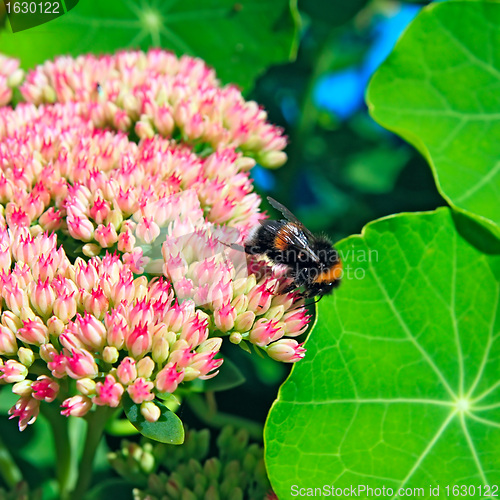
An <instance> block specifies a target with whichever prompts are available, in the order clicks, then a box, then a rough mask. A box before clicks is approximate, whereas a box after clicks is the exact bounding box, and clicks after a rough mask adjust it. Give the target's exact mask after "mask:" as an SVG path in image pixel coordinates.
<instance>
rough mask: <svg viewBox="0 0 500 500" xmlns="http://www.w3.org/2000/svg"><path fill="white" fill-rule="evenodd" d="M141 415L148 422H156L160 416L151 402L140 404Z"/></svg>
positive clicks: (158, 409)
mask: <svg viewBox="0 0 500 500" xmlns="http://www.w3.org/2000/svg"><path fill="white" fill-rule="evenodd" d="M141 415H142V416H143V417H144V418H145V419H146V420H147V421H148V422H156V421H157V420H158V419H159V418H160V416H161V410H160V408H158V406H156V405H155V404H154V403H153V402H152V401H144V402H143V403H141Z"/></svg>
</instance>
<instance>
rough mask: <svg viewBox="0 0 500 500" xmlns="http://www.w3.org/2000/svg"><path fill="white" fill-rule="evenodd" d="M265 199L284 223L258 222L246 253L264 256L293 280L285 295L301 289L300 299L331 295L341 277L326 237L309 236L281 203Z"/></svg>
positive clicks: (338, 259) (246, 244)
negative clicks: (282, 217)
mask: <svg viewBox="0 0 500 500" xmlns="http://www.w3.org/2000/svg"><path fill="white" fill-rule="evenodd" d="M267 199H268V200H269V203H270V204H271V206H273V207H274V208H275V209H276V210H279V211H280V212H281V213H282V214H283V216H284V219H281V220H264V221H261V223H260V226H257V227H256V228H255V229H254V230H253V231H252V232H251V233H250V235H249V237H248V239H247V241H246V242H245V246H244V248H245V252H246V253H248V254H250V255H266V256H267V257H268V259H269V260H270V261H271V262H272V263H273V264H276V265H282V266H285V267H286V268H287V275H288V276H289V277H290V278H292V279H293V283H292V284H291V285H290V286H289V287H287V289H286V290H285V292H288V291H290V290H293V289H294V288H300V287H303V289H304V291H303V292H302V296H303V297H306V298H307V297H319V298H321V297H323V295H328V294H330V293H332V291H333V289H334V288H336V287H337V286H338V285H339V284H340V278H341V276H342V263H341V261H340V258H339V254H338V252H337V250H335V248H333V245H332V243H331V242H330V240H329V239H328V238H327V237H325V236H318V235H314V234H312V233H311V231H309V229H307V228H306V227H305V226H304V224H302V222H300V221H299V219H297V217H295V215H293V214H292V212H290V210H288V209H287V208H286V207H284V206H283V205H282V204H281V203H278V202H277V201H276V200H274V199H273V198H270V197H268V198H267ZM318 300H319V299H318Z"/></svg>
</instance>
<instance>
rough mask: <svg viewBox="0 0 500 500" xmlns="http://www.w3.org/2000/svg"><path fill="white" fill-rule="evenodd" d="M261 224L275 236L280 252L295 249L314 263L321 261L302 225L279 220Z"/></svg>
mask: <svg viewBox="0 0 500 500" xmlns="http://www.w3.org/2000/svg"><path fill="white" fill-rule="evenodd" d="M260 223H261V225H262V227H264V229H266V231H268V232H269V233H271V234H272V235H273V237H274V245H275V246H276V248H278V249H279V250H286V249H288V250H289V249H292V248H293V249H295V250H297V251H298V252H302V253H305V254H306V255H308V256H309V257H310V258H311V260H313V261H314V262H318V261H319V258H318V256H317V255H316V254H315V253H314V252H313V251H312V250H311V247H310V241H309V238H308V236H307V235H306V234H304V231H303V226H302V225H299V224H297V223H295V222H283V221H277V220H263V221H261V222H260Z"/></svg>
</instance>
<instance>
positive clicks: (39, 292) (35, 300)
mask: <svg viewBox="0 0 500 500" xmlns="http://www.w3.org/2000/svg"><path fill="white" fill-rule="evenodd" d="M55 298H56V294H55V292H54V289H53V288H52V287H51V286H50V283H49V281H48V279H47V280H46V281H42V280H38V282H36V283H35V282H32V283H31V286H30V301H31V304H32V306H33V308H34V309H35V311H36V312H37V313H38V314H40V316H45V317H47V316H50V314H52V305H53V304H54V300H55Z"/></svg>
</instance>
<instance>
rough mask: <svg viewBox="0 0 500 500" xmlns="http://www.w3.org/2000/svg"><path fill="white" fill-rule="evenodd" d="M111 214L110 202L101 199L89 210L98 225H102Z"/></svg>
mask: <svg viewBox="0 0 500 500" xmlns="http://www.w3.org/2000/svg"><path fill="white" fill-rule="evenodd" d="M109 212H110V206H109V202H107V201H105V200H103V199H102V198H99V197H98V198H97V199H96V200H95V201H94V205H93V206H92V208H91V209H90V210H89V214H90V216H91V217H92V218H93V219H94V220H95V221H96V222H97V224H102V223H103V222H104V221H105V220H106V217H107V216H108V214H109ZM96 239H97V238H96Z"/></svg>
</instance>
